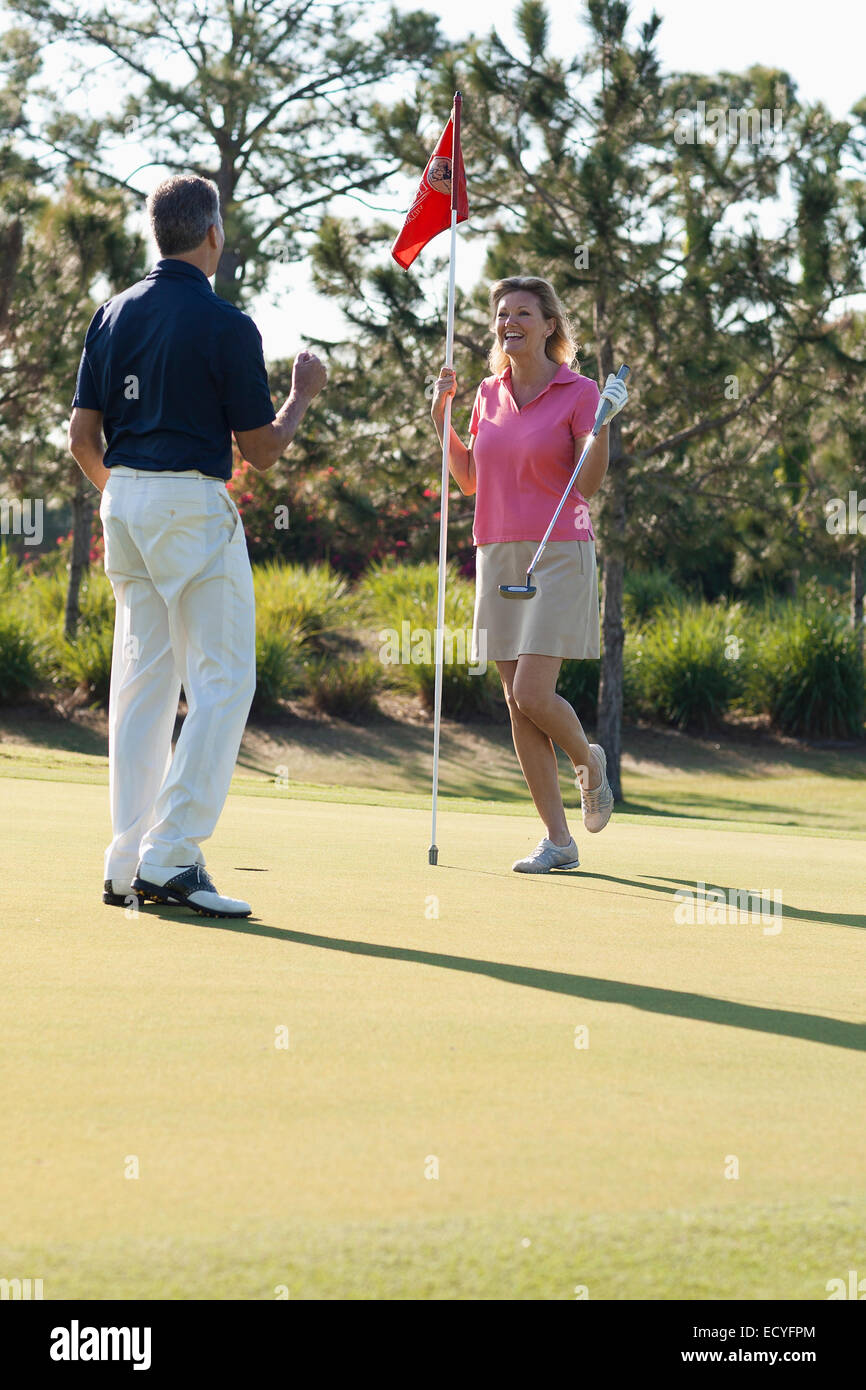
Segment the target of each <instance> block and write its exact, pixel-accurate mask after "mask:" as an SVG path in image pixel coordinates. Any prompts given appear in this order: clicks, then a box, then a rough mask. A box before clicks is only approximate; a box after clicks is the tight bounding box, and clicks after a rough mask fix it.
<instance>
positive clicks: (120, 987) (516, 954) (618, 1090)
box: [0, 777, 866, 1299]
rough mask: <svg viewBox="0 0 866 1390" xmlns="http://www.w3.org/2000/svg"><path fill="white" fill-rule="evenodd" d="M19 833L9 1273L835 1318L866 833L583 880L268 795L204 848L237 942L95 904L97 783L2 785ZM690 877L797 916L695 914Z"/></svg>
mask: <svg viewBox="0 0 866 1390" xmlns="http://www.w3.org/2000/svg"><path fill="white" fill-rule="evenodd" d="M295 790H297V789H295ZM331 795H332V796H334V797H338V796H339V793H338V792H332V793H331ZM0 807H2V841H0V843H2V853H0V913H2V922H3V932H2V938H0V941H2V953H3V965H4V979H5V982H6V985H5V989H4V995H3V1006H4V1011H5V1015H6V1017H5V1020H4V1027H3V1033H4V1039H5V1042H6V1049H5V1050H6V1063H5V1068H4V1089H5V1093H6V1094H5V1106H4V1111H5V1124H4V1137H3V1141H2V1176H0V1193H2V1209H3V1212H4V1217H3V1224H2V1245H0V1272H2V1273H3V1274H4V1275H5V1276H6V1277H7V1278H13V1277H21V1278H24V1277H30V1278H42V1279H43V1281H44V1293H45V1297H46V1298H49V1299H50V1298H54V1297H83V1298H157V1297H172V1298H205V1299H209V1298H233V1297H241V1298H258V1299H268V1298H274V1297H275V1296H279V1294H280V1293H283V1292H285V1293H287V1294H288V1296H290V1297H293V1298H304V1297H315V1298H322V1297H326V1298H330V1297H333V1298H343V1297H350V1298H356V1297H357V1298H364V1297H379V1298H389V1297H404V1298H428V1297H432V1298H460V1297H468V1298H512V1297H527V1298H543V1299H566V1298H567V1299H570V1298H574V1297H575V1296H576V1293H575V1290H580V1289H583V1288H585V1289H587V1290H588V1295H589V1297H590V1298H623V1299H629V1298H673V1299H687V1298H712V1299H720V1298H722V1299H723V1298H734V1297H744V1298H759V1297H770V1298H802V1299H822V1298H826V1297H827V1294H826V1291H825V1290H826V1284H827V1282H828V1281H829V1280H831V1279H834V1278H847V1272H848V1270H849V1269H859V1271H860V1274H861V1276H862V1275H866V1217H864V1210H866V1208H864V1202H863V1199H864V1193H866V1135H864V1129H863V1124H862V1114H863V1094H864V1089H863V1088H864V1080H863V1077H864V1050H866V1027H864V1025H863V1022H862V1020H863V1018H864V985H863V980H864V972H863V968H862V956H863V942H864V934H863V930H862V929H863V927H864V926H866V912H864V902H863V894H862V864H863V849H864V845H863V841H862V840H860V839H855V838H846V839H843V840H838V841H836V840H833V839H828V838H821V837H817V836H816V837H812V836H809V835H808V834H804V833H802V831H801V832H800V833H799V834H797V835H796V836H795V835H787V834H785V833H780V828H779V827H776V833H774V834H772V835H762V834H760V833H758V832H757V831H756V830H755V829H754V828H750V831H749V833H746V834H744V833H740V832H735V831H729V830H725V829H721V828H719V827H718V826H709V827H700V828H699V827H698V826H697V825H696V824H695V823H694V822H692V823H689V824H683V823H679V822H664V821H662V820H660V819H659V818H653V817H645V818H640V817H637V816H633V817H631V818H630V819H629V820H628V821H624V822H617V820H616V818H615V819H614V821H613V822H612V824H611V825H610V826H609V827H608V829H607V830H606V831H605V832H604V834H603V835H599V836H588V835H585V834H581V835H580V837H579V843H580V849H581V856H582V860H583V865H582V868H581V870H580V871H579V872H577V873H573V874H560V875H550V876H547V877H539V878H533V877H529V876H526V877H524V876H520V877H519V876H517V875H515V874H513V873H512V872H511V871H510V867H509V866H510V863H511V861H512V859H513V858H515V857H517V856H518V855H519V854H521V853H524V852H525V851H526V850H527V849H529V848H530V847H531V846H532V845H533V844H534V843H535V842H536V840H537V838H538V829H537V824H536V822H535V821H534V820H533V819H532V818H531V817H529V816H526V815H522V816H521V815H515V814H514V813H513V808H512V811H511V814H508V815H499V814H494V813H487V814H482V813H480V812H473V811H469V810H463V811H461V812H460V813H458V812H457V811H454V810H451V809H448V808H447V807H443V809H442V812H441V817H440V832H439V835H438V839H439V843H440V846H441V862H440V864H439V866H438V867H436V868H432V867H430V866H429V865H428V864H427V843H428V839H429V817H428V815H427V813H426V811H423V810H420V809H416V808H412V807H409V808H407V807H404V806H399V805H378V806H376V805H364V804H344V803H343V802H342V801H341V800H339V799H334V800H330V801H329V800H324V799H323V800H312V799H310V800H306V799H302V797H301V795H293V796H288V795H286V794H285V793H281V792H280V789H278V788H271V789H270V790H269V791H268V790H265V791H263V790H262V789H261V788H258V789H257V794H255V795H242V794H238V793H233V794H232V795H231V796H230V797H229V800H228V803H227V806H226V809H225V812H224V815H223V817H222V820H221V822H220V825H219V828H218V830H217V834H216V835H215V837H214V839H213V841H212V842H211V845H210V846H209V856H208V862H209V867H210V868H211V870H212V872H213V874H214V876H215V878H216V881H217V883H218V884H219V885H220V887H221V888H222V889H223V891H225V892H229V893H233V894H238V895H240V896H247V897H248V898H249V899H250V901H251V902H252V904H253V908H254V913H255V918H254V919H252V920H249V921H246V922H242V923H221V924H220V923H215V922H209V921H207V920H206V919H203V918H199V917H196V916H195V915H193V914H191V913H187V912H184V911H175V910H172V909H159V908H156V907H152V906H151V907H148V908H146V909H144V911H143V912H142V913H140V914H138V915H135V914H130V915H126V914H125V913H124V912H123V911H120V910H118V909H111V908H107V907H103V906H102V903H101V901H100V893H101V863H102V849H103V845H104V843H105V841H106V840H107V838H108V805H107V794H106V790H105V787H104V786H102V785H97V784H89V783H86V782H81V783H76V784H73V783H69V782H64V781H51V780H46V779H44V778H41V779H40V778H32V779H28V778H14V777H10V778H6V779H4V780H2V782H0ZM698 882H702V883H705V884H707V885H709V886H711V887H717V888H720V889H724V890H726V891H727V890H728V889H732V890H733V889H753V888H754V889H763V890H766V891H767V893H768V895H769V896H770V899H771V900H772V895H773V894H774V893H780V894H781V901H782V915H781V918H780V919H779V918H778V917H776V916H773V915H768V916H767V918H766V919H765V920H764V921H760V920H758V921H751V920H746V921H739V920H729V921H725V922H721V923H710V922H696V923H695V924H693V925H689V924H687V923H685V922H679V921H677V920H676V918H675V912H676V910H677V908H678V906H680V905H679V904H678V902H677V900H675V898H674V896H673V895H674V893H675V892H676V891H677V890H682V889H688V888H689V886H691V890H692V891H693V892H694V890H695V888H696V884H697V883H698ZM728 915H729V916H734V913H729V914H728ZM286 1040H287V1042H288V1045H287V1046H278V1045H277V1044H279V1043H281V1042H284V1041H286ZM576 1044H579V1045H576ZM136 1165H137V1171H138V1176H137V1177H135V1176H126V1174H128V1173H134V1172H135V1171H136ZM437 1172H438V1176H437V1175H435V1174H437ZM735 1174H738V1175H737V1176H735Z"/></svg>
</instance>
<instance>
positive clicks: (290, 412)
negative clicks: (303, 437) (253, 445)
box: [259, 391, 314, 473]
mask: <svg viewBox="0 0 866 1390" xmlns="http://www.w3.org/2000/svg"><path fill="white" fill-rule="evenodd" d="M313 399H314V397H312V396H305V395H302V394H300V393H295V392H294V391H293V392H292V393H291V394H290V395H288V396H287V397H286V399H285V400H284V402H283V404H282V405H281V406H280V408H279V410H278V411H277V415H276V419H275V420H274V422H273V425H272V427H271V428H272V432H273V438H274V443H273V458H271V459H270V460H269V462H267V463H265V464H260V465H259V472H260V473H264V472H265V471H266V469H268V468H273V466H274V464H275V463H276V462H277V460H278V459H279V458H281V457H282V455H283V454H284V453H285V451H286V449H288V447H289V445H290V444H291V442H292V440H293V439H294V437H295V435H296V433H297V430H298V426H299V425H300V423H301V421H302V420H303V418H304V416H305V415H306V413H307V410H308V408H309V406H310V404H311V402H312V401H313Z"/></svg>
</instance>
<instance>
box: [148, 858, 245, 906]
mask: <svg viewBox="0 0 866 1390" xmlns="http://www.w3.org/2000/svg"><path fill="white" fill-rule="evenodd" d="M132 887H133V891H134V892H136V893H140V894H141V895H142V896H143V897H144V898H152V899H153V901H154V902H157V903H164V904H166V905H167V906H169V907H172V906H174V907H191V908H192V909H193V911H194V912H198V913H200V914H201V916H202V917H249V915H250V913H251V912H252V908H251V907H250V905H249V903H245V902H243V901H242V900H241V899H239V898H224V897H223V896H222V894H221V893H218V892H217V889H216V884H215V883H214V881H213V879H212V878H211V876H210V874H209V873H208V871H207V869H206V868H205V867H204V865H203V864H185V865H180V866H179V867H178V866H174V867H172V868H163V867H162V866H161V865H155V864H139V866H138V873H137V874H136V876H135V878H134V879H133V882H132Z"/></svg>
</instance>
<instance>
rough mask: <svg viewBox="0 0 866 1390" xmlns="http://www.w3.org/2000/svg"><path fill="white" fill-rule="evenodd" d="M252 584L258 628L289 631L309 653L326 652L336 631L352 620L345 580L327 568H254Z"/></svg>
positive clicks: (270, 566)
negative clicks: (304, 645)
mask: <svg viewBox="0 0 866 1390" xmlns="http://www.w3.org/2000/svg"><path fill="white" fill-rule="evenodd" d="M253 584H254V587H255V593H256V610H257V613H258V615H259V619H260V624H259V625H260V626H261V627H263V628H267V629H268V630H269V631H283V632H291V633H292V634H294V635H296V636H297V638H298V639H300V640H301V641H303V642H304V643H305V644H306V645H307V646H308V647H309V649H310V650H311V651H314V652H322V651H327V650H329V649H330V648H331V647H333V645H334V638H335V633H336V631H337V630H338V629H339V628H341V627H345V626H347V625H348V624H349V623H351V622H352V620H353V615H354V603H353V601H352V599H351V596H350V593H349V584H348V580H346V579H345V578H344V577H343V576H342V575H340V574H337V573H336V571H334V570H332V569H331V568H330V566H329V565H311V566H310V568H309V569H304V568H303V566H302V565H282V564H279V563H277V562H271V563H268V564H265V565H256V567H255V568H254V570H253Z"/></svg>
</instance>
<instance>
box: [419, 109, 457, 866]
mask: <svg viewBox="0 0 866 1390" xmlns="http://www.w3.org/2000/svg"><path fill="white" fill-rule="evenodd" d="M460 103H461V99H460V93H459V92H458V93H457V94H456V96H455V98H454V112H453V118H454V127H453V130H454V134H453V139H452V144H451V264H450V266H449V270H448V327H447V331H446V335H445V365H446V367H453V366H454V362H453V360H452V359H453V356H454V262H455V259H456V255H457V193H458V189H457V172H458V169H457V154H458V151H459V149H460V143H459V141H460ZM450 442H451V397H450V396H446V397H445V422H444V428H443V430H442V491H441V497H442V500H441V504H440V508H439V588H438V592H437V596H436V686H435V691H434V697H433V705H434V710H433V825H432V829H431V832H430V848H429V850H428V851H427V862H428V863H429V864H438V862H439V846H438V845H437V843H436V804H437V800H438V797H439V729H440V725H441V722H442V656H443V648H444V643H445V549H446V543H447V537H448V448H449V444H450Z"/></svg>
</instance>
